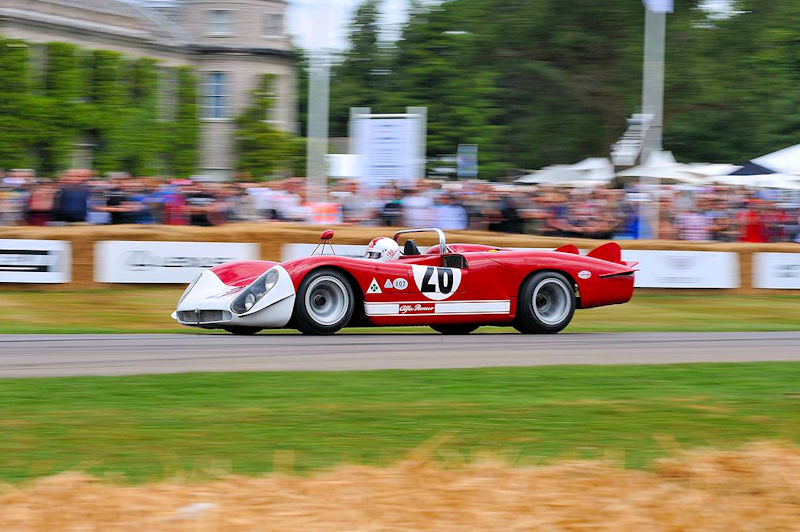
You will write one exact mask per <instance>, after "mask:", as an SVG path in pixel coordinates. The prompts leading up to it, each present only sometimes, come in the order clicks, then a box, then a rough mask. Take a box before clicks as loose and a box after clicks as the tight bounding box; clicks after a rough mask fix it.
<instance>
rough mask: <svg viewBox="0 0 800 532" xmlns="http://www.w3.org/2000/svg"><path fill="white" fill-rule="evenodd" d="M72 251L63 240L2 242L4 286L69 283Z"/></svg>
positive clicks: (0, 278)
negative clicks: (12, 284) (8, 284)
mask: <svg viewBox="0 0 800 532" xmlns="http://www.w3.org/2000/svg"><path fill="white" fill-rule="evenodd" d="M71 251H72V248H71V247H70V243H69V242H64V241H61V240H18V239H0V283H68V282H69V281H70V276H71V273H72V252H71Z"/></svg>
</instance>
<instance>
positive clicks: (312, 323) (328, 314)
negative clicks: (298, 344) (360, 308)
mask: <svg viewBox="0 0 800 532" xmlns="http://www.w3.org/2000/svg"><path fill="white" fill-rule="evenodd" d="M353 309H354V296H353V289H352V287H351V286H350V282H349V281H348V280H347V278H346V277H345V276H344V274H342V273H341V272H339V271H337V270H333V269H328V268H324V269H321V270H316V271H313V272H311V273H310V274H309V275H307V276H306V278H305V279H303V282H302V283H300V288H299V289H298V290H297V297H296V298H295V306H294V315H295V323H296V326H297V328H298V330H300V331H301V332H303V333H305V334H333V333H335V332H336V331H338V330H339V329H341V328H342V327H344V326H345V325H347V323H348V322H349V321H350V318H352V316H353Z"/></svg>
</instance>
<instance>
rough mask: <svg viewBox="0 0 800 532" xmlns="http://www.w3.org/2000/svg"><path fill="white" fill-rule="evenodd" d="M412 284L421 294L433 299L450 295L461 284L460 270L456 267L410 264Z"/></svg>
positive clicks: (438, 299)
mask: <svg viewBox="0 0 800 532" xmlns="http://www.w3.org/2000/svg"><path fill="white" fill-rule="evenodd" d="M411 271H412V273H413V274H414V284H415V285H417V289H418V290H419V291H420V292H422V295H423V296H425V297H427V298H428V299H433V300H434V301H441V300H443V299H447V298H448V297H450V296H452V295H453V294H455V293H456V290H458V287H459V285H461V270H460V269H458V268H435V267H433V266H420V265H417V264H412V265H411Z"/></svg>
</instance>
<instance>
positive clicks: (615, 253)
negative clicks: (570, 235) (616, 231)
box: [556, 242, 639, 269]
mask: <svg viewBox="0 0 800 532" xmlns="http://www.w3.org/2000/svg"><path fill="white" fill-rule="evenodd" d="M556 251H560V252H562V253H574V254H575V255H580V251H579V250H578V248H577V247H576V246H575V245H574V244H567V245H565V246H561V247H560V248H557V249H556ZM586 256H587V257H592V258H594V259H599V260H605V261H608V262H613V263H615V264H621V265H623V266H627V267H628V268H631V269H632V268H634V267H635V266H636V265H637V264H639V263H638V262H632V261H624V260H622V248H620V247H619V244H617V243H616V242H607V243H605V244H603V245H601V246H597V247H596V248H594V249H593V250H591V251H590V252H589V253H587V254H586Z"/></svg>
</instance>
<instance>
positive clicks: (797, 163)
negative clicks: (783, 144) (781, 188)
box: [753, 144, 800, 174]
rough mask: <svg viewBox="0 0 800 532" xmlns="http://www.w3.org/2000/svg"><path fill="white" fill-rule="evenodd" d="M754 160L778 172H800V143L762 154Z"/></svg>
mask: <svg viewBox="0 0 800 532" xmlns="http://www.w3.org/2000/svg"><path fill="white" fill-rule="evenodd" d="M753 162H754V163H756V164H757V165H759V166H764V167H766V168H768V169H770V170H775V171H776V172H782V173H784V174H800V144H796V145H794V146H789V147H788V148H784V149H782V150H778V151H776V152H772V153H768V154H767V155H762V156H761V157H758V158H756V159H753Z"/></svg>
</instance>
